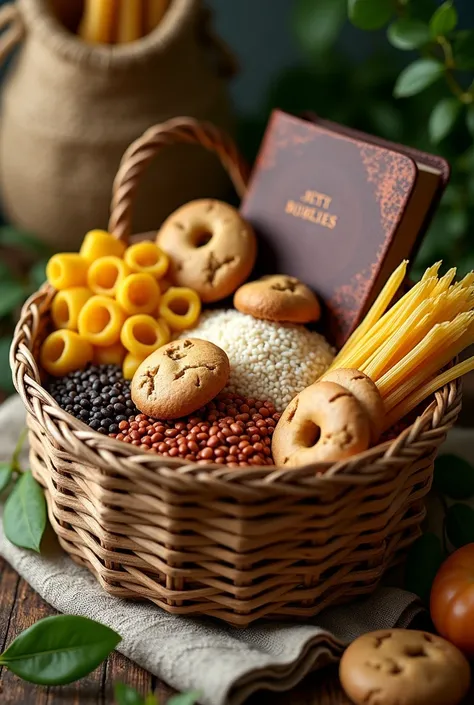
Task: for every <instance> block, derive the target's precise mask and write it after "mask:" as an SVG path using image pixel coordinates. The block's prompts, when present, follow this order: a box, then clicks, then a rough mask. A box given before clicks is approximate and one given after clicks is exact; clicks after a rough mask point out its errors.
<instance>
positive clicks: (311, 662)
mask: <svg viewBox="0 0 474 705" xmlns="http://www.w3.org/2000/svg"><path fill="white" fill-rule="evenodd" d="M24 424H25V412H24V408H23V405H22V403H21V401H20V399H19V398H18V397H13V398H11V399H10V400H8V401H7V402H6V403H5V404H3V405H2V406H1V407H0V438H1V439H2V445H1V448H0V461H2V460H6V459H8V458H10V457H11V454H12V452H13V449H14V447H15V444H16V441H17V439H18V436H19V434H20V432H21V430H22V428H23V427H24ZM456 449H457V450H458V448H456ZM471 455H472V454H471ZM22 462H23V467H25V468H26V467H28V459H27V452H26V450H25V451H24V452H23V456H22ZM0 518H1V508H0ZM44 543H45V544H46V546H45V549H44V550H43V553H42V554H41V555H38V554H35V553H32V552H29V551H24V550H22V549H19V548H16V547H15V546H13V545H12V544H11V543H10V542H9V541H8V540H7V539H6V538H5V536H4V534H3V531H2V529H1V525H0V555H2V556H3V557H4V558H5V559H6V560H7V561H8V562H9V563H10V564H11V565H12V566H13V568H15V570H17V571H18V573H19V574H20V575H21V576H22V577H23V578H24V579H25V580H26V581H27V582H28V583H29V584H30V585H31V586H32V588H33V589H34V590H36V592H38V593H39V594H40V595H41V597H43V598H44V599H45V600H46V601H47V602H48V603H49V604H50V605H52V606H53V607H55V608H56V609H57V610H59V611H60V612H65V613H68V614H78V615H84V616H87V617H90V618H91V619H95V620H97V621H99V622H102V623H103V624H107V625H108V626H109V627H111V628H112V629H115V631H117V632H118V633H119V634H120V635H121V637H122V641H121V643H120V645H119V647H118V650H119V651H121V652H122V653H123V654H125V655H126V656H128V657H129V658H130V659H132V660H133V661H136V662H137V663H138V664H140V666H143V667H144V668H146V669H147V670H149V671H151V672H152V673H154V674H155V675H156V676H158V677H159V678H160V679H162V680H164V681H165V682H167V683H169V684H170V685H172V686H173V687H174V688H176V689H177V690H180V691H185V690H198V691H200V692H201V693H202V697H201V702H202V703H203V704H204V705H225V704H228V705H240V704H241V703H243V702H244V701H245V700H246V698H247V697H248V696H250V695H251V694H252V693H254V692H256V691H258V690H261V689H265V688H268V689H271V690H275V691H284V690H288V689H290V688H292V687H293V686H294V685H296V684H297V683H298V682H299V681H300V680H301V679H302V678H303V677H304V676H305V675H306V674H307V673H309V672H310V671H311V670H313V669H316V668H320V667H322V666H324V665H326V664H328V663H330V662H334V661H336V660H338V658H339V656H340V653H341V651H342V649H343V647H344V645H345V644H347V643H349V642H350V641H351V640H353V639H355V638H356V637H357V636H358V635H360V634H362V633H364V632H367V631H371V630H374V629H382V628H387V627H394V626H400V627H405V626H408V625H409V624H410V622H411V621H412V620H413V618H414V617H415V616H416V615H417V614H418V613H419V612H420V609H421V607H420V605H419V603H418V602H417V599H416V597H415V596H414V595H412V594H410V593H408V592H405V591H403V590H399V589H396V588H386V587H384V588H380V589H379V590H377V591H376V592H375V593H374V594H373V595H372V596H371V597H370V598H368V599H366V600H362V601H359V602H356V603H352V604H351V605H350V606H342V607H334V608H330V609H328V610H326V611H324V612H323V613H322V614H320V615H318V616H317V617H315V618H314V619H313V620H309V621H308V622H306V623H304V624H301V623H292V622H257V624H254V625H252V626H250V627H248V628H247V629H235V628H232V627H229V626H226V625H225V624H224V623H222V622H217V621H212V620H210V619H198V618H188V617H176V616H172V615H169V614H167V613H166V612H164V611H163V610H161V609H160V608H158V607H156V606H155V605H153V604H151V603H148V604H147V603H138V602H132V601H125V600H120V599H118V598H116V597H112V596H110V595H107V594H106V593H105V592H104V591H103V590H102V588H101V587H100V585H99V584H98V583H97V582H96V580H95V578H94V577H93V576H92V575H91V574H90V573H89V572H88V571H87V570H86V569H85V568H81V567H79V566H77V565H75V564H74V563H73V562H72V561H71V560H70V559H69V558H68V557H67V556H66V555H65V554H64V553H63V552H62V551H61V549H60V548H59V547H58V545H57V544H56V542H54V541H52V542H48V541H47V542H44ZM50 544H51V545H50Z"/></svg>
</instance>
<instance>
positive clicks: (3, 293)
mask: <svg viewBox="0 0 474 705" xmlns="http://www.w3.org/2000/svg"><path fill="white" fill-rule="evenodd" d="M25 298H26V297H25V290H24V288H23V287H22V285H21V284H20V283H19V282H17V281H14V280H13V281H0V318H2V317H3V316H6V315H8V314H9V313H13V312H14V311H15V310H16V309H17V308H18V306H20V304H22V303H23V301H24V300H25Z"/></svg>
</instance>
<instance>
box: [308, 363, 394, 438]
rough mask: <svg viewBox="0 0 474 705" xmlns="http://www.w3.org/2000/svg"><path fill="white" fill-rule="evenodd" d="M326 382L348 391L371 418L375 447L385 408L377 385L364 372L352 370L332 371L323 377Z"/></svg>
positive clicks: (371, 435) (381, 427) (371, 434)
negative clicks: (333, 383)
mask: <svg viewBox="0 0 474 705" xmlns="http://www.w3.org/2000/svg"><path fill="white" fill-rule="evenodd" d="M322 379H323V381H324V382H335V383H336V384H340V385H341V387H344V389H347V390H348V391H349V392H350V393H351V394H352V395H353V396H354V397H355V398H356V399H357V401H358V402H359V404H360V405H361V406H362V408H363V409H364V411H365V413H366V414H367V416H368V417H369V421H370V427H371V433H370V442H371V445H375V444H376V443H377V441H378V439H379V438H380V435H381V433H382V430H383V424H384V418H385V406H384V403H383V399H382V397H381V396H380V392H379V390H378V388H377V385H376V384H375V383H374V382H372V380H371V379H370V377H367V375H365V374H364V373H363V372H359V370H355V369H352V368H341V369H340V370H337V369H336V370H331V371H330V372H327V373H326V374H325V375H323V377H322Z"/></svg>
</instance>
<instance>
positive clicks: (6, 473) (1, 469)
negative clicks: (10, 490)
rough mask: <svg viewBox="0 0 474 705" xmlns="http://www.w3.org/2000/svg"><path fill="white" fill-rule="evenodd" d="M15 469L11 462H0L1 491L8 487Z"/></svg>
mask: <svg viewBox="0 0 474 705" xmlns="http://www.w3.org/2000/svg"><path fill="white" fill-rule="evenodd" d="M12 474H13V469H12V466H11V465H10V463H0V492H3V490H4V489H6V488H7V487H8V485H9V484H10V482H11V479H12Z"/></svg>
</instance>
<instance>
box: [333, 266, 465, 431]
mask: <svg viewBox="0 0 474 705" xmlns="http://www.w3.org/2000/svg"><path fill="white" fill-rule="evenodd" d="M407 264H408V263H407V262H406V261H404V262H402V263H401V265H400V266H399V267H398V268H397V269H396V270H395V272H394V273H393V274H392V276H391V277H390V279H389V280H388V282H387V284H386V285H385V287H384V289H383V290H382V292H381V293H380V295H379V296H378V298H377V300H376V301H375V303H374V304H373V306H372V308H371V309H370V311H369V312H368V314H367V315H366V317H365V319H364V320H363V321H362V323H361V325H360V326H359V327H358V328H357V329H356V330H355V332H354V333H353V334H352V336H351V337H350V338H349V340H348V341H347V343H346V344H345V345H344V347H343V348H342V350H341V351H340V352H339V354H338V355H337V357H336V358H335V360H334V362H333V364H332V365H331V368H330V369H337V368H342V367H348V368H357V369H359V370H361V371H362V372H364V373H365V374H366V375H367V376H368V377H370V378H371V379H372V380H373V381H374V382H375V384H376V385H377V387H378V390H379V392H380V394H381V396H382V398H383V400H384V403H385V409H386V411H387V419H386V423H385V427H386V428H389V427H390V426H391V425H393V424H394V423H395V422H397V421H398V420H400V419H401V418H403V417H404V416H405V415H406V414H408V413H409V412H410V411H412V410H413V409H414V408H415V407H416V406H417V405H418V404H419V403H420V402H422V401H423V400H424V399H426V397H428V396H429V395H430V394H433V392H435V391H436V390H438V389H440V388H441V387H442V386H444V385H445V384H447V383H448V382H450V381H452V380H454V379H456V378H457V377H460V376H461V375H463V374H466V373H467V372H470V371H471V370H474V357H472V358H469V359H468V360H466V361H464V362H462V363H460V364H459V365H455V366H454V367H451V368H450V369H448V370H446V371H445V372H441V370H442V369H443V367H445V365H447V364H448V363H449V362H450V361H451V360H452V359H453V358H455V357H456V356H457V355H458V354H459V353H460V352H462V351H463V350H464V349H465V348H466V347H468V346H469V345H471V344H472V343H474V272H470V273H469V274H467V275H466V276H465V277H464V279H463V280H462V281H460V282H458V283H453V281H454V279H455V276H456V270H455V269H450V270H449V271H448V272H447V273H446V274H445V275H444V276H442V277H439V276H438V271H439V268H440V265H441V262H437V263H436V264H434V265H433V266H432V267H430V268H429V269H427V270H426V272H425V274H424V275H423V277H422V279H421V280H420V281H419V282H418V283H417V284H415V286H413V288H412V289H410V291H409V292H408V293H406V294H405V295H404V296H402V297H401V298H400V299H399V300H398V301H397V302H396V303H395V304H394V305H393V306H391V307H390V304H391V303H392V301H393V299H394V297H395V295H396V293H397V290H398V288H399V287H400V285H401V283H402V281H403V279H404V277H405V273H406V268H407ZM389 307H390V308H389Z"/></svg>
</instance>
